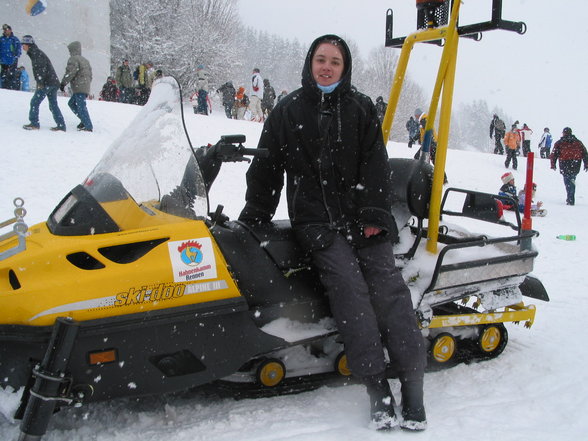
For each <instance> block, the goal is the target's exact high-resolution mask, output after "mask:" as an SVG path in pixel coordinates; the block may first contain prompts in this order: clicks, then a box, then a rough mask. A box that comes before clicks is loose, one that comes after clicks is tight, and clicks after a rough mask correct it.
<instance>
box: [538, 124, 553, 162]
mask: <svg viewBox="0 0 588 441" xmlns="http://www.w3.org/2000/svg"><path fill="white" fill-rule="evenodd" d="M552 139H553V138H552V137H551V133H549V127H545V128H544V129H543V134H542V135H541V139H540V140H539V154H540V155H541V157H542V158H549V155H550V154H551V142H552Z"/></svg>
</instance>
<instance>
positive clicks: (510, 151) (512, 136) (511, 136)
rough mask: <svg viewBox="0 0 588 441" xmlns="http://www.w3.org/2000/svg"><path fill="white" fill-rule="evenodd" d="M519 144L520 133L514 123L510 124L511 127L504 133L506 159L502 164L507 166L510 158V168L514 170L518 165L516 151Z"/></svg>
mask: <svg viewBox="0 0 588 441" xmlns="http://www.w3.org/2000/svg"><path fill="white" fill-rule="evenodd" d="M520 146H521V135H519V130H518V129H517V126H516V124H513V125H512V129H511V131H510V132H508V133H507V134H506V135H504V147H505V148H506V161H504V166H505V167H506V168H508V166H509V164H510V161H511V160H512V168H513V169H514V170H516V169H517V167H518V160H517V151H518V149H519V148H520Z"/></svg>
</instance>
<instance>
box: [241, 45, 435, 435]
mask: <svg viewBox="0 0 588 441" xmlns="http://www.w3.org/2000/svg"><path fill="white" fill-rule="evenodd" d="M351 70H352V69H351V52H350V50H349V48H348V46H347V44H346V43H345V42H344V41H343V40H342V39H341V38H340V37H338V36H335V35H324V36H322V37H319V38H317V39H316V40H315V41H314V42H313V43H312V45H311V47H310V49H309V51H308V54H307V56H306V60H305V63H304V67H303V70H302V87H301V88H299V89H298V90H296V91H294V92H292V93H291V94H289V95H288V96H287V97H285V98H283V99H282V100H280V102H279V103H278V105H277V106H276V107H275V108H274V110H273V111H272V113H271V114H270V115H269V117H268V119H267V121H266V123H265V125H264V128H263V131H262V134H261V137H260V140H259V144H258V148H259V149H267V150H268V151H269V156H268V157H267V158H260V157H256V158H255V159H254V160H253V162H252V164H251V166H250V168H249V170H248V172H247V192H246V205H245V207H244V209H243V211H242V212H241V215H240V217H239V219H240V220H242V221H244V222H248V223H252V224H255V223H263V222H269V221H270V220H271V218H272V217H273V215H274V213H275V210H276V207H277V206H278V203H279V200H280V194H281V191H282V187H283V181H284V176H283V175H284V172H285V173H286V181H287V187H286V198H287V202H288V212H289V216H290V220H291V222H292V227H293V230H294V233H295V235H296V237H297V240H298V242H299V244H300V245H301V246H302V248H303V249H305V250H306V251H308V252H309V253H310V254H311V256H312V260H313V263H314V266H315V267H316V268H317V270H318V272H319V275H320V279H321V282H322V284H323V286H324V288H325V292H326V294H327V296H328V298H329V303H330V306H331V311H332V314H333V317H334V318H335V321H336V323H337V328H338V330H339V333H340V335H341V337H342V339H343V342H344V345H345V353H346V354H347V360H348V366H349V368H350V369H351V372H352V373H353V375H354V376H355V377H357V378H358V379H360V380H361V381H362V382H363V383H364V384H365V385H366V386H367V390H368V394H369V398H370V403H371V424H370V425H371V426H372V427H374V428H376V429H379V430H389V429H392V428H393V427H395V426H398V425H399V424H400V425H401V426H402V427H403V428H405V429H407V430H424V429H425V428H426V424H427V423H426V415H425V408H424V404H423V375H424V368H425V364H426V357H425V355H426V354H425V346H424V340H423V337H422V335H421V332H420V330H419V328H418V326H417V321H416V318H415V314H414V311H413V306H412V301H411V295H410V291H409V289H408V288H407V286H406V284H405V283H404V280H403V278H402V274H401V273H400V271H399V269H398V268H397V267H396V266H395V264H394V252H393V250H392V242H391V240H392V239H393V238H394V237H395V235H396V234H397V230H396V224H395V221H394V219H393V217H392V215H391V197H390V195H391V191H390V189H391V187H390V186H391V181H390V169H389V167H388V156H387V153H386V147H385V144H384V140H383V139H382V128H381V125H380V121H379V120H378V117H377V114H376V109H375V107H374V105H373V103H372V101H371V100H370V99H369V98H368V97H367V96H365V95H363V94H361V93H359V92H358V91H357V90H356V89H355V88H353V87H352V86H351ZM384 346H385V347H386V349H387V350H388V354H389V357H390V360H391V363H392V365H393V366H394V367H395V368H396V370H397V372H398V374H399V379H400V382H401V393H402V418H400V422H399V421H398V419H397V416H396V414H395V410H394V406H393V405H394V400H393V396H392V393H391V391H390V386H389V384H388V381H387V379H386V375H385V369H386V359H385V357H384Z"/></svg>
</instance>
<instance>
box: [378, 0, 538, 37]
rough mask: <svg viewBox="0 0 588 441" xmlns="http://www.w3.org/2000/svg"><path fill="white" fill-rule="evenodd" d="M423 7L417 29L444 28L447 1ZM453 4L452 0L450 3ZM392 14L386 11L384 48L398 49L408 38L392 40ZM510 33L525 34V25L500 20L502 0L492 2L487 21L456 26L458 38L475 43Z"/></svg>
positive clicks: (420, 10) (432, 2)
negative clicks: (487, 36)
mask: <svg viewBox="0 0 588 441" xmlns="http://www.w3.org/2000/svg"><path fill="white" fill-rule="evenodd" d="M421 3H427V5H425V6H424V7H421V8H419V10H418V14H417V29H428V28H432V27H435V28H436V27H440V26H445V25H446V24H447V19H448V15H449V1H447V0H441V1H429V2H421ZM451 3H452V4H453V0H452V2H451ZM393 21H394V13H393V11H392V9H388V10H387V11H386V39H385V43H384V44H385V46H386V47H396V48H400V47H402V45H403V44H404V41H405V40H406V39H407V38H408V37H406V36H405V37H396V38H394V37H393V36H392V35H393V32H392V29H393ZM497 29H500V30H503V31H512V32H516V33H517V34H520V35H523V34H524V33H525V32H527V25H526V24H525V23H524V22H522V21H518V22H515V21H509V20H503V19H502V0H492V18H491V19H490V20H489V21H485V22H481V23H474V24H470V25H465V26H458V27H457V33H458V35H459V36H460V37H465V38H470V39H472V40H475V41H480V40H481V39H482V34H483V33H484V32H487V31H493V30H497ZM428 43H432V44H437V45H439V46H442V45H443V40H433V41H429V42H428Z"/></svg>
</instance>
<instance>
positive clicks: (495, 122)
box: [490, 114, 506, 155]
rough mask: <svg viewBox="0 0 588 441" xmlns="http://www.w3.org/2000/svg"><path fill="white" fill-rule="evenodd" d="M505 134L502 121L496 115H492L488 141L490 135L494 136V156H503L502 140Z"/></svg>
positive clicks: (504, 126)
mask: <svg viewBox="0 0 588 441" xmlns="http://www.w3.org/2000/svg"><path fill="white" fill-rule="evenodd" d="M505 134H506V125H505V124H504V121H502V120H501V119H500V118H498V115H496V114H494V117H493V118H492V122H491V123H490V139H492V135H494V154H496V155H503V154H504V147H503V145H502V140H503V138H504V135H505Z"/></svg>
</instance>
